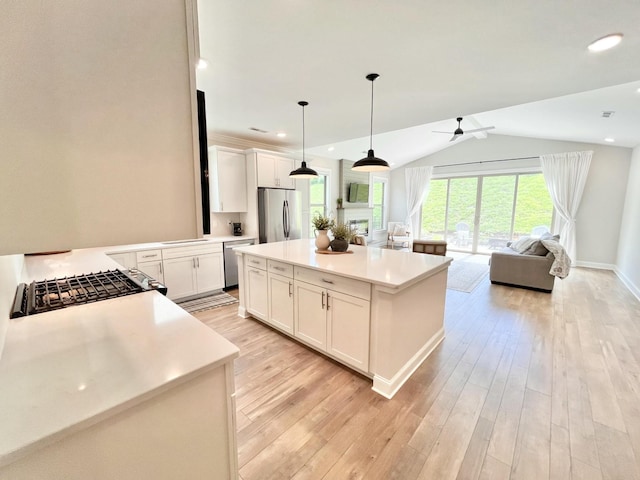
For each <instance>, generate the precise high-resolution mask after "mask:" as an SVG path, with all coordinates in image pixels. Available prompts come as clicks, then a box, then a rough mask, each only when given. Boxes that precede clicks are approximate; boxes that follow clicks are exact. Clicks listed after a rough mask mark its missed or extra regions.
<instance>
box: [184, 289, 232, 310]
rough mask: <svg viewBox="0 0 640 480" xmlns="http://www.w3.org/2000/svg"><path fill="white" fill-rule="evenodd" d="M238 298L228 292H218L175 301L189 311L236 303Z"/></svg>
mask: <svg viewBox="0 0 640 480" xmlns="http://www.w3.org/2000/svg"><path fill="white" fill-rule="evenodd" d="M237 302H238V299H237V298H235V297H232V296H231V295H229V294H228V293H225V292H218V293H214V294H213V295H207V296H205V297H199V298H193V299H190V300H184V301H182V302H176V304H177V305H179V306H180V307H182V308H183V309H185V310H186V311H187V312H189V313H196V312H202V311H204V310H209V309H211V308H216V307H222V306H223V305H230V304H232V303H237Z"/></svg>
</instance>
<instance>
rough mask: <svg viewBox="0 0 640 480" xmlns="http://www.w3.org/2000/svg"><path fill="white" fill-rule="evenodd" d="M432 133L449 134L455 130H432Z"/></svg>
mask: <svg viewBox="0 0 640 480" xmlns="http://www.w3.org/2000/svg"><path fill="white" fill-rule="evenodd" d="M431 132H432V133H447V134H449V135H453V132H443V131H441V130H431Z"/></svg>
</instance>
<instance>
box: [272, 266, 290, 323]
mask: <svg viewBox="0 0 640 480" xmlns="http://www.w3.org/2000/svg"><path fill="white" fill-rule="evenodd" d="M268 280H269V316H268V317H267V321H268V322H269V323H270V324H271V325H273V326H274V327H277V328H279V329H281V330H284V331H285V332H287V333H289V334H291V335H293V278H291V277H285V276H283V275H278V274H275V273H271V272H269V275H268Z"/></svg>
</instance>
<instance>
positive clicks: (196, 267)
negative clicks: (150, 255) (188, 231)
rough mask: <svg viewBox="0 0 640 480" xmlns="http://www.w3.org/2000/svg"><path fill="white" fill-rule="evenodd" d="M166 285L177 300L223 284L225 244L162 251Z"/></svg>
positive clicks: (168, 294) (170, 294)
mask: <svg viewBox="0 0 640 480" xmlns="http://www.w3.org/2000/svg"><path fill="white" fill-rule="evenodd" d="M162 258H163V260H162V263H163V269H164V284H165V285H166V287H167V296H168V297H169V298H170V299H172V300H174V299H177V298H184V297H188V296H191V295H196V294H199V293H204V292H209V291H212V290H218V289H221V288H222V287H224V259H223V254H222V244H220V243H214V244H210V243H204V244H203V245H198V246H189V247H177V248H168V249H163V250H162Z"/></svg>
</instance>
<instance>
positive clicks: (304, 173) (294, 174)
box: [289, 100, 318, 180]
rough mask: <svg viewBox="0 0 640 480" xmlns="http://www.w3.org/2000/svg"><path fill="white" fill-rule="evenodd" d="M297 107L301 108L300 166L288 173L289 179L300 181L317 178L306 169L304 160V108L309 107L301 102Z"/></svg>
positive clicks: (316, 173)
mask: <svg viewBox="0 0 640 480" xmlns="http://www.w3.org/2000/svg"><path fill="white" fill-rule="evenodd" d="M298 105H300V106H301V107H302V164H301V165H300V168H296V169H295V170H292V171H291V172H290V173H289V178H296V179H301V180H302V179H305V178H315V177H317V176H318V172H316V171H315V170H313V169H311V168H309V167H307V162H305V160H304V107H306V106H307V105H309V102H305V101H304V100H301V101H300V102H298Z"/></svg>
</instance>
